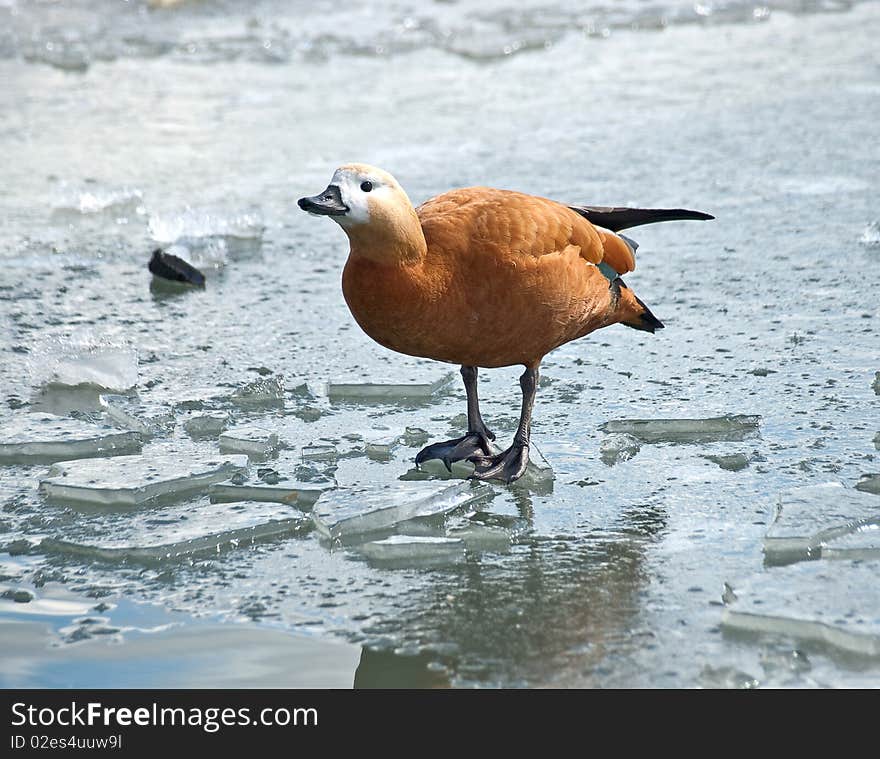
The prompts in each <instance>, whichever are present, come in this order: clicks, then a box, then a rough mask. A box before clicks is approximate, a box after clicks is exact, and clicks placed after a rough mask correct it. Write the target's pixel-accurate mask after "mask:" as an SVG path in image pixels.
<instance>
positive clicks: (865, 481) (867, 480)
mask: <svg viewBox="0 0 880 759" xmlns="http://www.w3.org/2000/svg"><path fill="white" fill-rule="evenodd" d="M856 490H861V491H863V492H865V493H877V494H880V474H863V475H862V478H861V479H860V480H859V481H858V482H857V483H856Z"/></svg>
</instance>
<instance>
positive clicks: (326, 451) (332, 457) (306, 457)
mask: <svg viewBox="0 0 880 759" xmlns="http://www.w3.org/2000/svg"><path fill="white" fill-rule="evenodd" d="M338 458H339V451H337V450H336V446H335V445H305V446H303V449H302V460H303V461H336V459H338Z"/></svg>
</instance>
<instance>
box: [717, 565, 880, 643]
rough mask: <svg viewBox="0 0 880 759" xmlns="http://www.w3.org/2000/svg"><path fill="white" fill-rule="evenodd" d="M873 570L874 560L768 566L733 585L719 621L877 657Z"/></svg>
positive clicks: (878, 605)
mask: <svg viewBox="0 0 880 759" xmlns="http://www.w3.org/2000/svg"><path fill="white" fill-rule="evenodd" d="M878 572H880V562H878V561H876V560H875V561H836V562H825V561H815V562H806V563H801V564H792V565H790V566H787V567H774V568H773V569H772V570H768V571H765V572H761V573H760V574H757V575H755V576H754V577H752V578H751V579H750V580H748V581H746V582H744V583H742V584H738V585H735V586H734V587H733V594H732V595H729V598H728V603H727V606H726V607H725V609H724V611H723V613H722V617H721V625H722V627H723V628H724V629H726V630H729V631H743V632H750V633H760V634H777V635H783V636H788V637H793V638H798V639H801V640H806V641H811V642H815V643H821V644H824V645H826V646H829V647H831V648H834V649H838V650H841V651H846V652H848V653H853V654H861V655H863V656H870V657H877V656H880V613H878V609H880V585H878V583H877V573H878Z"/></svg>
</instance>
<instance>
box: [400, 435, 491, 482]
mask: <svg viewBox="0 0 880 759" xmlns="http://www.w3.org/2000/svg"><path fill="white" fill-rule="evenodd" d="M494 437H495V436H494V435H492V433H491V432H488V430H487V434H480V433H477V432H469V433H468V434H467V435H465V436H464V437H459V438H456V439H455V440H446V441H444V442H442V443H433V444H431V445H429V446H427V447H426V448H422V450H421V451H419V452H418V454H417V455H416V466H418V465H419V464H422V463H424V462H425V461H430V460H431V459H440V461H442V462H443V463H444V464H445V465H446V468H447V469H448V470H449V471H450V472H451V471H452V465H453V464H454V463H455V462H456V461H465V460H466V459H470V458H472V457H474V456H479V457H481V458H482V457H485V456H491V455H492V453H493V451H494V450H495V449H493V447H492V443H491V440H492V439H494Z"/></svg>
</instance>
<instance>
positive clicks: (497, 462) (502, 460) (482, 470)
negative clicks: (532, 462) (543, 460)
mask: <svg viewBox="0 0 880 759" xmlns="http://www.w3.org/2000/svg"><path fill="white" fill-rule="evenodd" d="M471 461H473V462H474V464H475V465H476V468H475V469H474V473H473V474H472V475H471V477H473V478H474V479H477V480H502V481H503V482H506V483H508V484H510V483H511V482H513V481H514V480H518V479H519V478H520V477H522V476H523V475H524V474H525V471H526V467H527V466H528V464H529V446H528V444H525V445H522V444H520V443H514V444H513V445H512V446H510V448H508V449H507V450H506V451H503V452H502V453H499V454H497V455H496V456H473V457H472V458H471Z"/></svg>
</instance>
